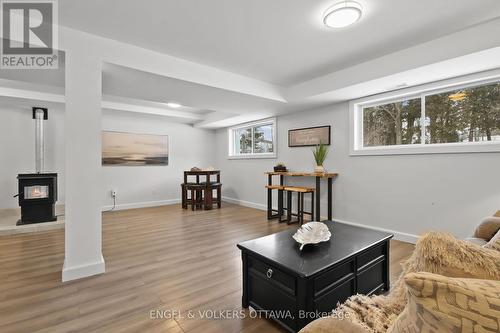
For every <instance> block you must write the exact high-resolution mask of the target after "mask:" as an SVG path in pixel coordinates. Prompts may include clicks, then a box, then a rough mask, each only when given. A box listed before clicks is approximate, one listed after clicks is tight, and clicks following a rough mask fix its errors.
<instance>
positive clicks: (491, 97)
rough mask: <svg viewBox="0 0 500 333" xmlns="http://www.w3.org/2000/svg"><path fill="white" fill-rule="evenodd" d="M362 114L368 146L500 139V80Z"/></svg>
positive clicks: (382, 106)
mask: <svg viewBox="0 0 500 333" xmlns="http://www.w3.org/2000/svg"><path fill="white" fill-rule="evenodd" d="M422 100H423V101H424V103H425V109H424V108H422V105H421V101H422ZM362 115H363V141H362V142H363V146H364V147H377V146H394V145H414V144H443V143H467V142H483V141H484V142H487V141H498V142H500V83H494V84H487V85H481V86H476V87H469V88H463V89H456V90H452V91H447V92H442V93H437V94H428V95H422V96H421V97H420V96H419V97H418V98H409V99H406V100H402V101H397V102H391V103H386V104H381V105H376V106H370V107H364V108H363V113H362ZM424 115H425V118H424V119H425V121H424V122H423V123H424V126H425V128H424V131H422V128H421V126H422V125H421V124H422V122H421V119H422V118H423V116H424ZM422 132H424V133H425V139H424V140H423V139H422V137H421V136H422ZM422 141H423V142H422Z"/></svg>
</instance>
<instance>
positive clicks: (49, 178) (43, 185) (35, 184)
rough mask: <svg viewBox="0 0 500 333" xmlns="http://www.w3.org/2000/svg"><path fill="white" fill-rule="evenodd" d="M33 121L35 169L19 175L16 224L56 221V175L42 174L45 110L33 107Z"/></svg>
mask: <svg viewBox="0 0 500 333" xmlns="http://www.w3.org/2000/svg"><path fill="white" fill-rule="evenodd" d="M33 119H35V168H36V173H27V174H19V175H18V176H17V179H18V194H17V195H18V197H19V206H21V219H20V220H19V222H18V223H17V224H18V225H21V224H29V223H39V222H49V221H56V220H57V216H56V214H55V203H56V201H57V173H43V171H42V170H43V167H44V165H43V164H44V157H45V156H44V127H43V122H44V121H45V120H47V119H48V110H47V109H46V108H40V107H33Z"/></svg>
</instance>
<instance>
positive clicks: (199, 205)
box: [181, 182, 222, 210]
mask: <svg viewBox="0 0 500 333" xmlns="http://www.w3.org/2000/svg"><path fill="white" fill-rule="evenodd" d="M181 188H182V208H184V209H187V208H188V206H191V210H195V209H212V206H213V205H214V204H217V208H220V207H221V203H222V195H221V192H222V184H221V183H218V182H210V184H208V186H207V184H206V183H183V184H181ZM214 191H216V192H217V196H215V197H214V196H213V192H214Z"/></svg>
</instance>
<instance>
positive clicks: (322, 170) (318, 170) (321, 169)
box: [314, 165, 325, 173]
mask: <svg viewBox="0 0 500 333" xmlns="http://www.w3.org/2000/svg"><path fill="white" fill-rule="evenodd" d="M314 172H316V173H325V168H324V167H323V166H322V165H316V166H315V167H314Z"/></svg>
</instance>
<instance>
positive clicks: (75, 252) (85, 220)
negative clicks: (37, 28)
mask: <svg viewBox="0 0 500 333" xmlns="http://www.w3.org/2000/svg"><path fill="white" fill-rule="evenodd" d="M81 48H82V47H76V48H74V49H72V50H68V51H67V52H66V74H65V75H66V122H65V125H66V126H65V138H66V156H65V158H66V163H65V165H66V168H65V174H66V176H65V182H66V202H65V207H66V212H65V215H66V216H65V219H66V226H65V259H64V267H63V271H62V280H63V281H69V280H74V279H79V278H82V277H86V276H91V275H95V274H99V273H103V272H104V269H105V266H104V258H103V256H102V251H101V249H102V236H101V233H102V225H101V202H100V198H101V195H100V193H99V191H100V182H101V99H102V89H101V84H102V74H101V73H102V61H101V59H100V58H98V57H96V56H92V55H89V53H90V52H86V51H88V50H82V49H81Z"/></svg>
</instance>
